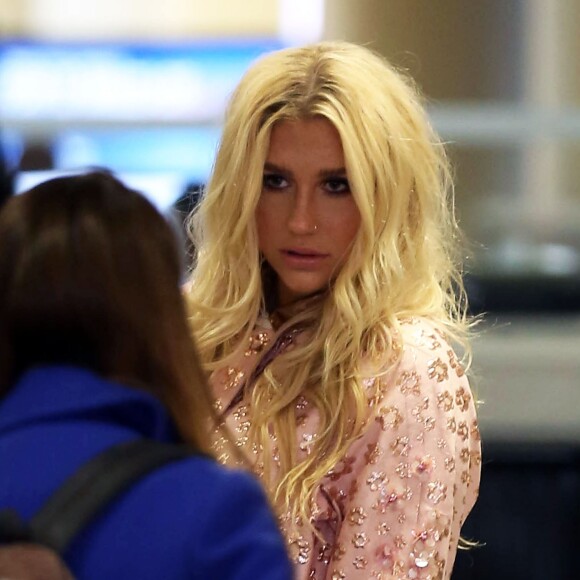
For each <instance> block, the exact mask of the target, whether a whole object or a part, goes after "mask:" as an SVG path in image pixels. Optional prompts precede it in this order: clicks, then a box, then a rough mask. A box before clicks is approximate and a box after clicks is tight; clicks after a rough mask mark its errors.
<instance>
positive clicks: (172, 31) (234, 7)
mask: <svg viewBox="0 0 580 580" xmlns="http://www.w3.org/2000/svg"><path fill="white" fill-rule="evenodd" d="M278 4H279V3H278V0H243V1H240V0H163V1H161V2H160V1H159V0H0V23H2V24H1V25H0V26H1V27H2V29H3V30H2V29H0V31H2V32H4V33H5V34H6V33H24V34H26V35H28V34H32V35H34V36H39V37H58V38H111V37H113V38H114V37H123V38H127V37H144V38H148V37H152V38H164V37H167V38H179V37H188V38H191V37H195V36H205V37H207V36H218V35H231V34H235V35H257V36H259V35H263V36H271V35H273V34H275V33H276V31H277V28H278V10H279V6H278Z"/></svg>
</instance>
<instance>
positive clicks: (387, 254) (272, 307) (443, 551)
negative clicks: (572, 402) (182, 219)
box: [187, 42, 481, 580]
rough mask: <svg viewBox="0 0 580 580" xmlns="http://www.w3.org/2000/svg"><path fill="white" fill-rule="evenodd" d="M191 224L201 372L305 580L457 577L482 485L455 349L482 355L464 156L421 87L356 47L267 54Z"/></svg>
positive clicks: (227, 130) (243, 93)
mask: <svg viewBox="0 0 580 580" xmlns="http://www.w3.org/2000/svg"><path fill="white" fill-rule="evenodd" d="M190 228H191V234H192V237H193V244H194V247H195V248H196V251H197V258H196V260H197V261H196V265H195V268H194V270H193V273H192V277H191V280H190V282H189V284H188V285H187V296H188V300H189V306H190V309H191V324H192V329H193V334H194V335H195V337H196V341H197V344H198V347H199V351H200V354H201V361H202V364H203V365H204V367H205V369H206V370H207V371H208V372H211V373H212V374H211V383H212V386H213V389H214V395H215V398H216V407H217V409H218V410H219V412H220V413H221V417H222V420H223V421H224V423H226V424H227V426H228V427H229V428H230V430H231V432H232V433H233V434H234V435H235V436H236V438H237V443H238V445H239V447H240V449H241V450H242V451H244V452H245V454H246V456H247V458H248V460H249V461H250V462H251V464H252V465H253V469H254V471H255V472H256V473H257V474H258V475H259V476H260V478H261V479H262V481H263V483H264V486H265V488H266V489H267V490H268V492H269V494H270V497H271V498H272V501H273V503H274V504H275V507H276V509H277V510H278V513H279V514H280V517H281V521H282V523H283V527H284V531H285V534H286V539H287V542H288V544H289V547H290V550H291V555H292V557H293V560H294V562H295V567H296V573H297V577H298V578H300V579H303V580H306V579H307V578H316V579H327V580H330V579H340V578H348V579H349V580H354V579H360V580H362V579H364V580H368V579H370V578H376V579H379V578H380V579H383V580H384V579H392V578H403V577H404V578H449V577H450V575H451V571H452V567H453V563H454V559H455V555H456V549H457V547H458V543H459V541H460V528H461V526H462V524H463V522H464V521H465V518H466V517H467V515H468V513H469V512H470V510H471V508H472V507H473V505H474V503H475V501H476V497H477V494H478V486H479V478H480V462H481V455H480V441H479V431H478V426H477V420H476V411H475V404H474V399H473V396H472V393H471V390H470V386H469V383H468V379H467V376H466V372H465V370H464V368H463V366H462V365H461V363H460V358H462V357H460V356H458V355H456V352H455V350H454V346H455V347H457V346H458V347H459V348H461V353H462V354H463V353H465V355H466V357H465V358H466V359H467V360H468V359H469V356H468V355H469V352H470V351H469V337H470V330H471V326H472V325H471V321H470V320H469V319H468V316H467V314H466V306H467V305H466V298H465V292H464V289H463V282H462V269H461V259H460V256H461V247H460V240H461V236H460V232H459V230H458V227H457V224H456V222H455V219H454V213H453V199H452V186H451V180H450V172H449V167H448V161H447V158H446V154H445V150H444V147H443V145H442V143H441V142H440V141H439V139H438V138H437V136H436V135H435V133H434V132H433V130H432V128H431V127H430V125H429V123H428V120H427V117H426V113H425V111H424V109H423V106H422V104H421V102H420V98H419V96H418V95H417V92H416V90H415V88H414V86H413V83H412V82H411V81H410V80H409V79H408V78H406V77H405V76H403V75H402V74H400V73H398V72H397V71H395V70H394V69H393V67H392V66H390V64H389V63H387V62H385V61H384V60H383V59H382V58H381V57H379V56H378V55H375V54H374V53H372V52H371V51H369V50H367V49H366V48H363V47H360V46H356V45H353V44H350V43H344V42H324V43H320V44H315V45H312V46H307V47H302V48H290V49H284V50H281V51H277V52H275V53H272V54H270V55H268V56H265V57H264V58H262V59H260V60H259V61H258V62H257V63H256V64H255V65H254V66H253V67H252V68H251V69H250V70H249V71H248V72H247V73H246V75H245V76H244V78H243V79H242V80H241V82H240V84H239V86H238V87H237V90H236V91H235V92H234V94H233V96H232V98H231V101H230V103H229V107H228V109H227V112H226V117H225V124H224V130H223V135H222V139H221V142H220V145H219V148H218V152H217V158H216V162H215V165H214V170H213V174H212V176H211V178H210V180H209V183H208V186H207V189H206V190H205V192H204V194H203V196H202V199H201V202H200V205H199V206H198V208H197V210H196V211H195V212H194V214H193V216H192V219H191V224H190ZM452 344H453V345H454V346H452ZM225 443H226V441H225V440H224V439H223V437H221V436H220V435H219V434H217V435H216V437H215V443H214V448H215V450H216V452H217V453H218V454H219V458H220V459H221V460H222V461H224V462H225V463H227V464H232V465H236V464H238V461H237V459H236V457H235V456H234V455H232V454H231V453H230V452H228V450H227V448H226V446H225Z"/></svg>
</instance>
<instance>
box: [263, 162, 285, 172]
mask: <svg viewBox="0 0 580 580" xmlns="http://www.w3.org/2000/svg"><path fill="white" fill-rule="evenodd" d="M264 170H265V171H274V172H276V173H284V174H287V175H292V171H290V169H287V168H286V167H282V166H280V165H276V164H275V163H270V162H268V161H266V163H264Z"/></svg>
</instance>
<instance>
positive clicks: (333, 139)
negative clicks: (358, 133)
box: [256, 117, 360, 306]
mask: <svg viewBox="0 0 580 580" xmlns="http://www.w3.org/2000/svg"><path fill="white" fill-rule="evenodd" d="M256 222H257V227H258V237H259V245H260V251H261V252H262V254H263V255H264V258H265V259H266V260H267V261H268V263H269V264H270V266H271V267H272V268H273V269H274V271H275V272H276V274H277V275H278V299H279V304H280V305H281V306H283V305H285V304H289V303H290V302H293V301H294V300H297V299H299V298H302V297H305V296H308V295H310V294H313V293H315V292H317V291H319V290H321V289H323V288H326V287H327V286H328V284H329V282H330V281H331V280H332V279H333V278H334V277H335V276H336V274H337V273H338V271H339V270H340V268H341V266H342V265H343V263H344V262H345V260H346V258H347V256H348V253H349V249H350V247H351V245H352V242H353V240H354V238H355V235H356V233H357V231H358V228H359V225H360V214H359V211H358V208H357V206H356V204H355V202H354V199H353V197H352V195H351V191H350V186H349V182H348V179H347V176H346V169H345V163H344V154H343V151H342V144H341V141H340V137H339V135H338V132H337V131H336V129H335V128H334V126H333V125H332V124H331V123H330V122H329V121H328V120H326V119H325V118H323V117H314V118H310V119H303V120H292V121H280V122H279V123H277V124H276V125H274V127H273V129H272V133H271V137H270V148H269V150H268V155H267V157H266V163H265V165H264V181H263V187H262V195H261V197H260V201H259V203H258V207H257V209H256Z"/></svg>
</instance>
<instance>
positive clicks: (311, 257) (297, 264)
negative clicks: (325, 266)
mask: <svg viewBox="0 0 580 580" xmlns="http://www.w3.org/2000/svg"><path fill="white" fill-rule="evenodd" d="M281 254H282V256H283V258H284V261H285V262H286V263H287V264H288V265H289V266H291V267H294V268H306V269H310V268H317V267H318V266H319V265H320V263H321V262H322V261H323V260H325V259H326V258H327V256H328V254H322V253H320V252H317V251H316V250H311V249H309V248H288V249H284V250H281Z"/></svg>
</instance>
